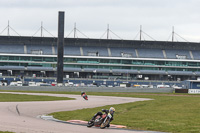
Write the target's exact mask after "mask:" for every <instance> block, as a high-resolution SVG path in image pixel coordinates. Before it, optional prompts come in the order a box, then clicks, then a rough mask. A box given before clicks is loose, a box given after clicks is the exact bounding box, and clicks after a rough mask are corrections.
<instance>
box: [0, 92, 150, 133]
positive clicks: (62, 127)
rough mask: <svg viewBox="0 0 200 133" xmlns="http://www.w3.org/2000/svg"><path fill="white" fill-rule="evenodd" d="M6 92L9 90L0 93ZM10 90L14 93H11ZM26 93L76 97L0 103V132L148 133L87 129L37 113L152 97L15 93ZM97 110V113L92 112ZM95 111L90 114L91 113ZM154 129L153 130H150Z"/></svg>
mask: <svg viewBox="0 0 200 133" xmlns="http://www.w3.org/2000/svg"><path fill="white" fill-rule="evenodd" d="M0 93H9V92H0ZM10 93H13V92H10ZM14 94H28V95H46V96H56V97H70V98H75V99H76V100H62V101H37V102H0V131H12V132H15V133H94V132H95V133H113V132H115V133H130V132H132V133H147V132H148V133H149V131H135V130H124V129H113V128H106V129H100V128H95V127H92V128H87V127H86V126H83V125H82V126H81V125H76V124H66V123H61V122H55V121H48V120H43V119H41V118H40V117H38V116H40V115H45V114H49V113H52V112H59V111H70V110H77V109H83V108H94V107H100V106H104V105H113V104H121V103H129V102H137V101H145V100H151V99H147V98H128V97H111V96H109V97H108V96H89V100H88V101H85V100H84V99H83V98H82V97H81V96H80V95H70V94H46V93H44V94H43V93H17V92H14ZM94 113H96V112H94ZM92 115H94V114H91V116H92ZM152 132H153V131H152Z"/></svg>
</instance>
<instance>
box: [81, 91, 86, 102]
mask: <svg viewBox="0 0 200 133" xmlns="http://www.w3.org/2000/svg"><path fill="white" fill-rule="evenodd" d="M81 96H82V97H83V98H84V99H85V100H88V96H87V95H86V93H85V92H81Z"/></svg>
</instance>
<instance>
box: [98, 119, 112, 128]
mask: <svg viewBox="0 0 200 133" xmlns="http://www.w3.org/2000/svg"><path fill="white" fill-rule="evenodd" d="M109 124H110V119H106V121H104V122H103V123H102V124H101V126H100V128H101V129H104V128H106V127H107V126H108V125H109Z"/></svg>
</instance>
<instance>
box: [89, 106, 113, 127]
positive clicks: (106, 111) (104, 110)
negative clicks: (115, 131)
mask: <svg viewBox="0 0 200 133" xmlns="http://www.w3.org/2000/svg"><path fill="white" fill-rule="evenodd" d="M101 111H102V112H104V113H106V114H108V113H110V114H111V115H112V118H111V119H110V122H111V121H112V120H113V119H114V118H113V117H114V112H115V108H113V107H110V109H109V110H108V109H102V110H101ZM102 112H97V113H96V114H95V115H94V116H93V117H92V121H94V120H95V118H96V117H97V116H98V115H100V116H102V115H103V113H102ZM107 127H110V124H109V125H108V126H107Z"/></svg>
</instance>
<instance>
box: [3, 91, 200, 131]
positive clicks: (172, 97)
mask: <svg viewBox="0 0 200 133" xmlns="http://www.w3.org/2000/svg"><path fill="white" fill-rule="evenodd" d="M34 92H35V91H34ZM35 93H36V92H35ZM42 93H60V94H78V95H80V92H42ZM87 95H88V96H89V97H90V95H106V96H120V97H138V98H151V99H154V100H151V101H140V102H134V103H126V104H119V105H112V106H113V107H115V108H116V112H115V116H114V121H112V123H113V124H120V125H125V126H127V128H129V129H137V130H150V131H163V132H173V133H199V132H200V95H189V94H161V93H159V94H152V93H146V94H144V93H108V92H105V93H99V92H87ZM28 97H29V98H30V96H28ZM42 97H43V96H42ZM0 99H1V98H0ZM22 99H23V98H22ZM32 100H33V99H31V101H32ZM89 100H90V99H89ZM110 106H111V105H110ZM110 106H104V107H98V108H93V109H82V110H76V111H65V112H56V113H52V114H50V115H53V116H54V117H55V118H57V119H61V120H72V119H78V120H86V121H88V120H90V119H91V117H92V115H94V114H95V113H96V112H98V111H101V109H102V108H105V109H108V108H110Z"/></svg>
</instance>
